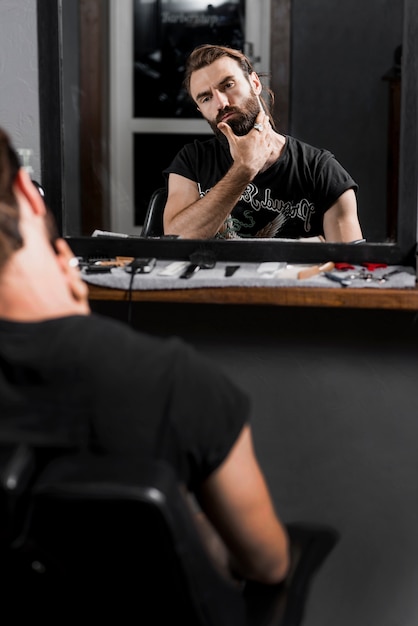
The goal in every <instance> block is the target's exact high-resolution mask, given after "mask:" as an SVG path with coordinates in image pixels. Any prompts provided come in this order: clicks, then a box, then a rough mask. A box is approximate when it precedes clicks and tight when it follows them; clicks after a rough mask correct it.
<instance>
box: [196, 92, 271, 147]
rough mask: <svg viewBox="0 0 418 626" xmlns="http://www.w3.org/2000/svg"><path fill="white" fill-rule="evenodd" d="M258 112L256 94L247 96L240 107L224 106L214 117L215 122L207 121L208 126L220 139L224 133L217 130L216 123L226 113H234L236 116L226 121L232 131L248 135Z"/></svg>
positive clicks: (258, 106) (258, 104) (239, 134)
mask: <svg viewBox="0 0 418 626" xmlns="http://www.w3.org/2000/svg"><path fill="white" fill-rule="evenodd" d="M259 112H260V103H259V100H258V98H257V96H256V95H252V96H249V98H247V100H246V101H245V102H244V104H243V106H242V107H225V108H224V109H223V110H222V111H220V112H219V113H218V115H217V117H216V120H215V122H209V120H208V123H209V126H210V127H211V129H212V130H213V132H214V133H215V135H216V136H217V138H218V139H222V137H224V134H223V133H222V131H220V130H219V128H218V127H217V125H218V124H219V122H221V121H222V118H223V117H224V116H225V115H226V114H227V113H235V114H236V116H235V117H234V118H231V119H229V120H227V121H226V123H227V124H228V125H229V126H230V127H231V129H232V131H233V133H234V134H235V135H238V136H239V137H242V136H243V135H248V133H249V132H250V130H251V129H252V128H254V122H255V119H256V117H257V115H258V113H259Z"/></svg>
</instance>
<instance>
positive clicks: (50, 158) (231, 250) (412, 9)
mask: <svg viewBox="0 0 418 626" xmlns="http://www.w3.org/2000/svg"><path fill="white" fill-rule="evenodd" d="M68 3H70V5H72V6H74V5H73V3H74V0H38V2H37V19H38V62H39V104H40V135H41V177H42V185H43V187H44V188H45V189H46V190H47V203H48V205H49V206H50V208H51V209H52V210H53V212H54V214H55V217H56V220H57V223H58V228H59V231H60V232H61V233H63V224H65V223H67V219H68V215H67V212H68V206H69V197H68V196H69V185H68V181H67V184H66V179H65V171H67V172H68V168H70V167H71V164H72V163H74V156H73V155H74V147H75V146H74V137H73V136H72V134H70V133H68V132H67V133H66V130H65V120H66V119H67V117H68V115H73V116H74V115H75V116H76V113H77V112H74V111H71V112H69V111H68V110H66V106H67V109H68V105H66V104H65V102H66V101H65V98H64V97H63V94H64V90H65V89H66V88H68V85H67V86H66V85H65V78H66V76H67V75H69V73H71V68H70V70H68V68H67V67H66V61H65V59H66V56H65V53H64V52H63V51H64V49H65V46H64V43H65V42H63V39H64V38H63V36H62V34H63V25H64V22H65V19H63V12H64V11H65V10H66V7H69V6H70V5H68ZM403 24H404V26H403V43H402V46H403V48H402V95H401V138H400V172H399V212H398V229H397V232H398V235H397V241H396V242H394V243H386V242H385V243H368V242H365V243H362V244H331V243H324V244H318V243H309V242H306V243H301V242H299V241H298V242H296V241H295V242H292V241H288V240H287V241H280V240H274V239H269V240H263V241H260V240H240V241H235V240H234V241H219V240H206V241H201V240H180V239H174V240H173V239H168V238H167V239H165V238H162V239H145V238H141V237H129V238H125V237H122V238H114V237H111V238H110V237H109V238H102V237H67V241H68V243H69V245H70V246H71V247H72V249H73V251H74V253H75V254H77V255H79V256H83V257H95V256H100V257H114V256H118V255H119V256H135V257H138V256H144V255H147V256H148V255H151V256H157V257H158V258H166V259H171V258H178V259H187V258H188V257H189V256H190V253H191V252H193V251H194V250H196V248H200V249H202V248H204V249H210V250H212V251H214V252H215V253H216V255H217V258H219V259H220V260H221V259H222V260H228V261H229V260H241V261H245V260H248V261H264V260H285V261H288V262H297V263H305V262H307V263H311V262H320V261H323V260H330V259H331V260H333V261H335V262H351V263H362V262H365V261H368V262H379V263H387V264H390V265H405V266H413V267H415V263H416V259H415V256H416V245H417V212H418V46H417V45H416V42H417V41H418V3H417V2H416V0H404V16H403ZM72 105H74V103H73V102H72ZM70 200H71V198H70ZM63 234H64V236H65V232H64V233H63Z"/></svg>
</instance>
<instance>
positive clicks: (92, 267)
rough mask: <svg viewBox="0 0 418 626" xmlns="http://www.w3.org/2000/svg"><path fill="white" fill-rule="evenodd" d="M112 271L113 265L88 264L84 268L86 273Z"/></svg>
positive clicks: (108, 272) (106, 272) (107, 272)
mask: <svg viewBox="0 0 418 626" xmlns="http://www.w3.org/2000/svg"><path fill="white" fill-rule="evenodd" d="M111 271H112V266H111V265H86V266H85V267H84V268H83V272H84V273H85V274H110V272H111Z"/></svg>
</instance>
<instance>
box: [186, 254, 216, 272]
mask: <svg viewBox="0 0 418 626" xmlns="http://www.w3.org/2000/svg"><path fill="white" fill-rule="evenodd" d="M215 265H216V260H215V257H214V255H213V254H212V253H211V252H205V251H199V250H198V251H196V252H193V253H192V254H191V255H190V263H189V265H188V266H187V267H186V269H185V270H184V272H183V273H182V274H180V278H191V277H192V276H193V275H194V274H196V272H198V271H199V270H211V269H212V268H214V267H215Z"/></svg>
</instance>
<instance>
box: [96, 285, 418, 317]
mask: <svg viewBox="0 0 418 626" xmlns="http://www.w3.org/2000/svg"><path fill="white" fill-rule="evenodd" d="M89 293H90V296H89V297H90V299H91V300H108V301H121V302H127V301H128V300H129V294H128V292H127V291H125V290H122V289H108V288H103V287H97V286H95V285H89ZM132 301H134V302H173V303H174V302H180V303H191V304H198V303H205V304H241V305H242V304H247V305H268V306H301V307H303V306H306V307H308V306H312V307H335V308H356V309H393V310H404V311H418V289H373V288H367V287H365V288H361V289H350V288H349V287H345V288H341V289H340V288H335V289H331V288H326V289H322V288H320V287H248V288H243V287H222V288H205V289H168V290H154V291H148V290H147V291H133V292H132Z"/></svg>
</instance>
